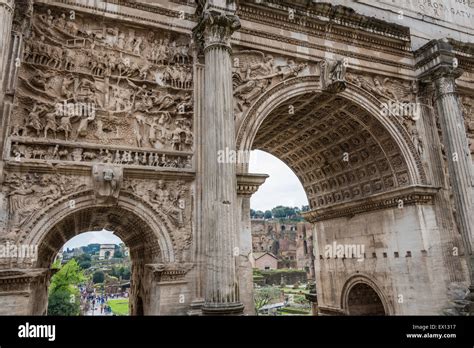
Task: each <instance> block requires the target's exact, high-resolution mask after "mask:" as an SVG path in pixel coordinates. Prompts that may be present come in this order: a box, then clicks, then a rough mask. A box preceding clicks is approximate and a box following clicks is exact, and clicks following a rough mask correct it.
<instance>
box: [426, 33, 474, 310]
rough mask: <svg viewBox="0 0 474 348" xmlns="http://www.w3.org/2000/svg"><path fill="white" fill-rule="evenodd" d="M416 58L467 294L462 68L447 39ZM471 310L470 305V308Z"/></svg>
mask: <svg viewBox="0 0 474 348" xmlns="http://www.w3.org/2000/svg"><path fill="white" fill-rule="evenodd" d="M420 51H421V54H420V55H419V60H420V61H421V59H423V58H425V61H424V62H425V64H424V65H423V66H422V67H421V69H423V70H424V72H423V73H422V75H421V78H422V80H423V81H424V82H429V83H432V84H433V86H434V106H435V110H436V113H437V114H438V117H439V123H440V126H441V132H442V142H443V145H444V148H445V151H446V156H447V163H448V173H449V180H450V183H451V190H452V194H453V199H454V205H455V206H454V208H455V209H456V214H455V217H456V222H457V225H458V228H459V232H460V234H461V236H462V238H463V242H464V243H463V244H464V249H465V254H466V256H467V260H466V261H467V264H468V267H470V273H471V285H470V291H471V295H472V293H473V291H474V275H473V268H474V267H473V266H474V265H473V249H474V248H473V235H474V217H473V212H474V203H473V201H472V200H473V182H474V177H473V171H472V158H471V153H470V151H469V145H468V143H467V133H466V129H465V126H464V119H463V115H462V109H461V106H460V104H459V103H460V102H459V98H458V95H457V93H456V82H455V80H456V78H458V77H460V76H461V74H462V70H460V69H459V68H458V62H457V59H456V57H455V55H454V52H453V47H452V46H451V44H450V43H449V42H448V40H446V39H443V40H433V41H432V42H430V43H428V44H427V45H425V47H423V48H422V49H420ZM471 311H472V308H471Z"/></svg>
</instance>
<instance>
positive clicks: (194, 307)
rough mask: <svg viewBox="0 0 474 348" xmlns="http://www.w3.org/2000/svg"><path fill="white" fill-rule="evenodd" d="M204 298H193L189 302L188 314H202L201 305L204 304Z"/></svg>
mask: <svg viewBox="0 0 474 348" xmlns="http://www.w3.org/2000/svg"><path fill="white" fill-rule="evenodd" d="M204 303H205V302H204V299H195V300H194V301H193V302H191V305H190V307H191V308H190V309H189V310H188V315H189V316H200V315H202V306H204Z"/></svg>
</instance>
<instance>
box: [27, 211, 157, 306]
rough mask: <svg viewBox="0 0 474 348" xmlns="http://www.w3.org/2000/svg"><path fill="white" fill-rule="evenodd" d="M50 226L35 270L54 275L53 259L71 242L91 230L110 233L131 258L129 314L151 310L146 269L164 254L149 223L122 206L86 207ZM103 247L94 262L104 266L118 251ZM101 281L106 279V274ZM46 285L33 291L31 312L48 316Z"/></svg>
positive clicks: (39, 252) (107, 246)
mask: <svg viewBox="0 0 474 348" xmlns="http://www.w3.org/2000/svg"><path fill="white" fill-rule="evenodd" d="M49 226H50V227H49V228H48V230H47V232H46V233H42V238H41V241H40V243H39V248H38V260H37V266H38V267H40V268H48V269H51V275H53V274H54V273H55V272H56V270H55V269H54V267H52V266H53V265H54V260H55V259H56V257H57V254H58V253H59V252H60V250H61V249H62V248H63V246H64V245H65V244H66V243H68V242H69V241H70V240H72V239H74V238H75V237H80V236H81V235H83V234H84V233H87V232H91V231H96V232H97V231H98V232H101V233H100V234H102V233H111V232H110V231H113V234H114V235H115V236H116V237H117V238H118V241H119V242H117V243H116V244H123V245H124V246H125V247H126V248H127V249H126V250H127V253H128V254H129V259H130V279H129V280H128V285H127V286H128V287H129V291H128V298H129V311H128V312H129V313H130V315H144V314H147V313H149V312H150V311H151V309H150V308H151V307H150V306H151V302H150V301H149V299H148V298H147V294H148V292H149V291H150V287H151V286H152V285H151V283H150V280H149V279H148V278H147V276H146V271H145V268H146V267H145V266H146V265H147V264H154V263H160V262H163V254H162V248H161V245H160V240H159V233H160V231H157V230H156V229H152V227H151V225H150V223H149V221H145V220H144V219H143V217H142V216H140V215H138V213H136V212H134V211H132V210H130V209H127V208H125V207H120V206H114V207H110V206H88V207H86V208H82V207H79V208H76V209H71V212H69V214H67V215H64V216H62V217H61V218H60V219H57V221H56V222H55V223H54V224H50V225H49ZM155 227H156V226H155ZM107 231H109V232H107ZM104 244H105V245H104V246H103V248H102V250H99V252H98V255H97V259H98V260H99V261H100V262H103V263H111V262H113V260H114V256H117V254H116V252H118V250H116V249H115V246H112V245H107V244H114V243H104ZM122 252H123V251H122ZM119 254H120V252H119ZM99 261H98V262H99ZM108 271H111V269H109V270H108ZM105 273H107V272H105ZM125 273H128V272H125ZM109 275H110V274H109ZM116 275H117V274H116ZM118 275H119V276H120V274H118ZM103 278H105V280H106V279H108V278H107V276H106V275H104V277H103ZM99 283H100V282H99ZM121 285H122V284H120V286H121ZM47 286H48V284H47V283H46V284H45V286H42V287H41V288H38V289H37V291H36V292H35V293H36V295H35V297H36V299H37V300H36V301H35V303H37V305H36V307H35V308H34V313H38V314H46V313H47V310H46V309H47V308H48V307H49V305H48V297H49V296H48V292H49V291H48V288H47ZM147 306H148V307H147Z"/></svg>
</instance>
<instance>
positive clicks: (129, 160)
mask: <svg viewBox="0 0 474 348" xmlns="http://www.w3.org/2000/svg"><path fill="white" fill-rule="evenodd" d="M192 50H193V48H192V44H191V39H190V37H188V36H185V35H178V34H176V33H173V32H168V31H163V30H157V29H154V30H150V29H147V28H141V27H136V26H131V25H124V24H122V23H117V22H112V21H110V22H109V21H104V20H101V21H98V20H97V19H96V18H94V17H89V16H82V15H81V14H79V13H75V14H74V15H72V14H70V13H69V12H67V13H66V12H61V11H59V10H58V11H56V10H51V9H46V8H36V10H35V15H34V16H33V19H32V29H31V35H30V37H29V38H28V39H27V40H26V41H25V46H24V51H23V59H22V60H21V61H20V62H17V65H19V66H20V69H19V88H18V90H17V93H16V99H15V105H14V110H13V112H12V114H11V120H10V137H11V139H12V144H15V145H14V146H13V145H12V146H11V149H12V151H17V152H16V153H13V152H12V153H10V155H11V156H12V157H17V158H18V153H20V155H19V157H20V158H25V159H30V158H32V159H35V158H36V159H55V160H65V161H75V162H108V163H111V162H112V163H116V164H127V165H132V164H135V165H152V166H163V167H166V166H169V167H174V168H185V167H188V166H190V165H191V161H188V156H189V157H191V154H192V151H193V144H194V136H193V92H192V91H193V57H192ZM34 139H36V140H38V139H43V140H47V142H49V143H53V144H56V145H55V146H52V147H51V146H49V147H48V146H46V145H45V144H39V143H38V142H36V143H35V142H34ZM72 144H77V146H74V145H72ZM91 145H92V146H91ZM19 147H23V148H24V149H23V150H21V151H19V150H18V148H19ZM123 148H127V149H133V151H131V150H130V151H125V150H124V149H123ZM18 151H19V152H18ZM34 152H35V153H36V155H33V153H34ZM167 152H172V153H177V154H178V153H183V154H184V153H186V154H187V155H186V156H179V155H175V156H174V157H173V156H168V155H167V154H166V153H167ZM40 157H41V158H40ZM46 157H48V158H46ZM178 162H179V163H178Z"/></svg>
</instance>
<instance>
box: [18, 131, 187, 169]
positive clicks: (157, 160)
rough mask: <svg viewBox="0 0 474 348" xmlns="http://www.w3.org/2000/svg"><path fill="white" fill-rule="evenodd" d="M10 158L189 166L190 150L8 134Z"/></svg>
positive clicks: (172, 166) (179, 167)
mask: <svg viewBox="0 0 474 348" xmlns="http://www.w3.org/2000/svg"><path fill="white" fill-rule="evenodd" d="M11 140H12V142H13V143H12V145H11V149H10V159H11V160H14V161H16V162H22V161H28V162H32V161H33V162H45V161H47V162H51V161H53V162H54V161H61V162H71V164H74V163H109V164H114V165H121V166H140V167H150V168H175V169H191V168H192V154H191V153H181V154H180V153H169V152H160V151H143V150H142V149H140V148H134V149H131V148H130V149H128V150H125V149H123V148H113V147H103V148H102V147H101V148H96V147H93V146H91V145H86V144H84V143H81V144H77V145H74V144H67V143H65V142H61V143H54V142H53V143H44V142H32V141H28V140H26V139H25V138H23V137H18V138H17V137H13V138H11Z"/></svg>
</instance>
